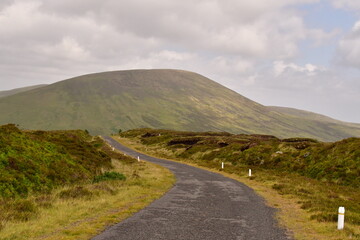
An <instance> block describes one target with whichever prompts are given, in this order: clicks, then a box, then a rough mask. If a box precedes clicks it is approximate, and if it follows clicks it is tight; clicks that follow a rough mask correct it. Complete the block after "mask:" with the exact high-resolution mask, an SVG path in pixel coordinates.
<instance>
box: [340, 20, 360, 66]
mask: <svg viewBox="0 0 360 240" xmlns="http://www.w3.org/2000/svg"><path fill="white" fill-rule="evenodd" d="M359 56H360V21H358V22H356V23H355V24H354V26H353V28H352V30H351V32H350V33H348V34H347V35H346V36H345V37H344V38H343V39H341V40H340V42H339V45H338V51H337V61H338V62H340V63H342V64H344V65H347V66H351V67H355V68H359V69H360V58H359Z"/></svg>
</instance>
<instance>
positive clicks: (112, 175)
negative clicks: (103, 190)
mask: <svg viewBox="0 0 360 240" xmlns="http://www.w3.org/2000/svg"><path fill="white" fill-rule="evenodd" d="M109 180H126V177H125V175H124V174H122V173H118V172H113V171H112V172H105V173H103V174H101V175H99V176H95V177H94V180H93V182H94V183H98V182H102V181H109Z"/></svg>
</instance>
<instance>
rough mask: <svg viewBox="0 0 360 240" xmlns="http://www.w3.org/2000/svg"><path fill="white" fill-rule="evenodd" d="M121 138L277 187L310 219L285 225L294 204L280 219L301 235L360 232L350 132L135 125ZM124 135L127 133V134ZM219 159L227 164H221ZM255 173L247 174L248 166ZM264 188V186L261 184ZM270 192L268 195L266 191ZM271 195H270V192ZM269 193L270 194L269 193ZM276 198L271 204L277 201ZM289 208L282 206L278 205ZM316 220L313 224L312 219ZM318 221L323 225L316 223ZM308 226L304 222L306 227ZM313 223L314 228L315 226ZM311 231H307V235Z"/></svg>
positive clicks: (357, 171)
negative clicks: (297, 133)
mask: <svg viewBox="0 0 360 240" xmlns="http://www.w3.org/2000/svg"><path fill="white" fill-rule="evenodd" d="M120 136H121V137H122V138H121V139H119V140H120V141H122V142H124V141H125V142H126V143H127V144H131V145H132V146H133V147H136V148H137V149H138V150H141V151H144V152H146V153H148V154H150V155H155V156H159V157H163V158H168V159H176V160H180V161H183V162H187V163H190V164H196V165H198V166H202V167H206V168H210V169H213V170H215V171H222V172H224V173H227V174H235V175H236V177H235V178H237V177H240V178H241V181H245V182H246V183H247V184H249V185H250V186H253V187H255V188H256V187H259V186H260V187H259V189H262V190H261V192H262V193H264V192H266V193H267V192H272V191H274V192H276V193H277V194H278V195H279V196H281V199H280V200H279V198H277V199H278V200H277V201H283V200H282V199H283V198H285V199H286V198H290V199H291V201H292V203H295V204H293V205H291V206H292V208H294V205H295V207H296V208H298V209H299V210H300V211H299V212H300V214H304V216H306V218H307V219H308V220H310V221H312V225H311V226H308V227H310V228H315V230H314V231H315V232H317V233H318V234H320V235H316V234H315V235H314V236H313V235H311V234H310V233H307V232H308V231H309V230H304V229H305V227H304V229H303V230H302V231H300V232H299V231H298V230H299V227H298V226H299V222H298V221H296V223H294V224H293V226H289V222H291V221H290V220H289V219H290V218H292V217H291V215H293V214H294V211H295V209H293V210H291V211H288V215H287V216H285V219H284V220H283V223H284V224H286V225H287V227H289V228H290V229H292V230H293V231H294V232H295V235H296V236H297V237H299V236H300V235H302V237H299V239H353V238H359V237H360V231H359V229H360V228H359V226H360V148H359V147H360V139H358V138H349V139H345V140H342V141H339V142H335V143H322V142H318V141H316V140H313V139H308V138H289V139H278V138H276V137H274V136H270V135H244V134H240V135H231V134H229V133H213V132H205V133H202V132H177V131H170V130H153V129H136V130H130V131H126V132H123V133H122V134H121V135H120ZM125 138H126V139H125ZM221 162H224V163H225V168H224V169H220V166H221ZM249 168H251V169H252V171H253V174H254V175H253V177H252V178H250V179H246V178H245V177H246V175H247V172H248V169H249ZM264 189H265V190H264ZM266 197H269V196H266ZM272 197H274V196H272ZM272 197H270V198H272ZM277 204H278V203H276V204H274V206H275V207H281V205H277ZM339 206H344V207H345V208H346V209H347V210H346V211H347V213H346V223H347V224H346V230H345V231H344V232H343V233H342V235H341V237H342V238H341V237H340V238H339V237H338V236H337V235H338V234H336V233H334V229H336V227H335V226H334V224H335V222H336V221H337V209H338V207H339ZM282 210H283V212H287V211H286V209H282ZM314 222H317V224H314ZM319 226H321V227H319ZM306 228H307V227H306ZM316 228H317V229H316ZM294 229H295V230H294ZM310 236H311V237H310Z"/></svg>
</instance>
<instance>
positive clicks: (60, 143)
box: [0, 124, 175, 240]
mask: <svg viewBox="0 0 360 240" xmlns="http://www.w3.org/2000/svg"><path fill="white" fill-rule="evenodd" d="M174 181H175V179H174V177H173V175H172V174H171V173H170V171H168V170H167V169H164V168H162V167H159V166H156V165H154V164H149V163H145V162H138V161H137V160H136V159H133V158H130V157H129V156H126V155H124V154H122V153H120V152H118V151H113V150H112V148H111V147H110V146H109V145H108V144H106V143H105V141H103V140H102V139H101V138H100V137H92V136H90V135H89V134H88V133H87V132H86V131H82V130H71V131H22V130H20V129H18V128H17V127H16V126H15V125H12V124H9V125H4V126H0V239H1V240H2V239H4V240H5V239H6V240H9V239H89V238H90V237H91V236H94V235H96V234H97V233H99V232H101V231H102V230H104V228H106V227H107V226H109V225H110V224H114V223H117V222H119V221H121V220H123V219H125V218H126V217H129V216H131V215H132V214H133V213H135V212H137V211H139V210H140V209H142V208H143V207H145V206H147V205H148V204H149V203H151V202H152V201H153V200H154V199H157V198H159V197H160V196H162V195H163V194H164V193H165V192H166V191H167V190H168V189H169V188H170V187H171V186H172V184H173V183H174Z"/></svg>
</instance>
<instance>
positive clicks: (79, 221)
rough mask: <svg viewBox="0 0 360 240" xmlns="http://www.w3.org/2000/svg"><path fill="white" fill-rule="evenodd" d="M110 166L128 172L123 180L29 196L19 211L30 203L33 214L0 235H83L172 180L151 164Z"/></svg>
mask: <svg viewBox="0 0 360 240" xmlns="http://www.w3.org/2000/svg"><path fill="white" fill-rule="evenodd" d="M113 164H114V166H115V168H114V169H113V170H114V171H117V172H121V173H123V174H124V175H126V176H129V177H128V178H127V179H126V180H125V181H124V180H115V181H102V182H99V183H96V184H85V185H79V186H68V187H63V188H59V189H56V190H55V191H53V192H52V193H51V194H48V195H38V196H33V197H29V198H28V199H26V200H23V201H25V202H23V204H22V206H23V207H21V208H23V209H22V211H23V213H24V214H25V213H26V212H28V211H32V210H33V206H35V205H36V206H37V210H36V214H34V215H33V214H30V217H29V218H27V219H18V220H16V219H14V220H13V221H9V222H7V223H5V224H4V225H3V228H2V230H1V231H0V239H1V240H5V239H6V240H10V239H19V240H22V239H24V240H25V239H44V240H50V239H54V240H55V239H66V240H71V239H76V240H78V239H79V240H80V239H89V238H90V237H92V236H94V235H97V234H98V233H100V232H101V231H102V230H103V229H105V228H106V227H107V226H109V225H112V224H114V223H117V222H120V221H121V220H123V219H125V218H127V217H129V216H131V215H132V214H133V213H135V212H138V211H139V210H140V209H142V208H144V207H145V206H147V205H148V204H150V203H151V202H152V201H154V200H155V199H157V198H159V197H160V196H162V195H163V194H164V193H165V192H166V191H167V190H168V189H169V188H170V187H171V186H172V184H173V183H174V181H175V180H174V177H173V175H172V174H171V173H170V172H169V171H168V170H166V169H164V168H162V167H160V166H157V165H154V164H151V163H145V162H140V163H137V162H135V163H132V164H130V165H129V164H125V163H123V162H120V161H117V160H115V161H114V162H113ZM74 192H76V193H77V194H76V195H73V194H69V193H74ZM18 203H19V202H16V204H18ZM40 205H42V207H39V206H40ZM25 220H26V221H25Z"/></svg>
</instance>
